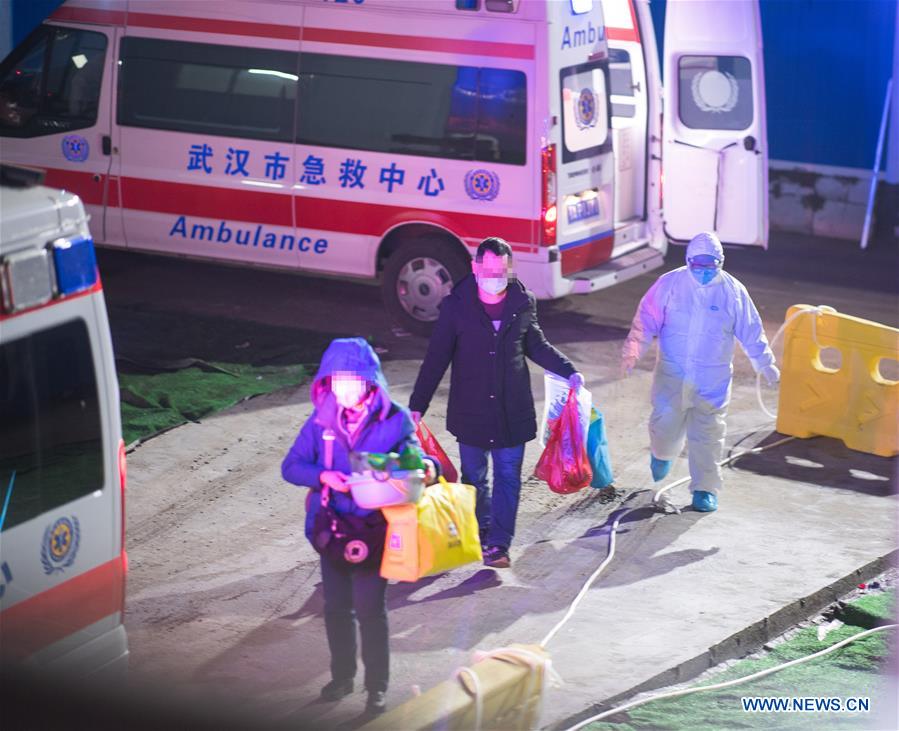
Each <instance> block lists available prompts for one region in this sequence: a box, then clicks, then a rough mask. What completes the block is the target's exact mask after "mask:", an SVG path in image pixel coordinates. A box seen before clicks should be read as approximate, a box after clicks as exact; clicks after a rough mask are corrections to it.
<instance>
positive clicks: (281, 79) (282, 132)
mask: <svg viewBox="0 0 899 731" xmlns="http://www.w3.org/2000/svg"><path fill="white" fill-rule="evenodd" d="M121 56H122V66H121V73H120V74H119V103H118V122H119V124H122V125H126V126H129V127H145V128H150V129H168V130H175V131H180V132H197V133H203V134H208V135H223V136H227V137H243V138H248V139H256V140H273V141H279V142H288V141H291V140H292V139H293V126H294V125H293V121H294V104H295V99H296V90H297V68H296V67H297V54H296V53H291V52H289V51H276V50H270V49H264V48H247V47H244V46H220V45H212V44H200V43H185V42H181V41H160V40H154V39H151V38H136V37H125V38H123V39H122V52H121Z"/></svg>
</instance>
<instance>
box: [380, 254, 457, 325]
mask: <svg viewBox="0 0 899 731" xmlns="http://www.w3.org/2000/svg"><path fill="white" fill-rule="evenodd" d="M470 271H471V259H470V258H469V257H468V254H466V253H465V251H464V250H463V249H462V248H461V246H460V247H456V246H454V245H453V244H451V243H449V242H448V241H446V240H445V239H440V238H433V237H432V238H420V239H417V240H415V241H407V242H406V243H404V244H402V245H401V246H400V247H399V248H398V249H397V250H396V251H394V252H393V253H392V254H391V255H390V256H389V257H388V258H387V261H386V262H385V264H384V270H383V272H382V275H381V276H382V280H381V281H382V288H383V289H382V292H383V295H384V305H385V307H386V308H387V312H388V313H389V314H390V316H391V317H392V318H393V320H394V321H395V322H396V323H397V324H398V325H400V326H401V327H403V328H404V329H405V330H408V331H409V332H412V333H416V334H417V335H430V333H431V330H432V329H433V327H434V322H435V321H436V320H437V313H438V312H439V307H440V302H441V300H442V299H443V298H444V297H446V295H448V294H449V293H450V290H452V288H453V285H454V284H455V283H456V282H458V281H459V280H460V279H462V277H464V276H465V275H466V274H468V273H469V272H470Z"/></svg>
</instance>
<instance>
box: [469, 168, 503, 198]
mask: <svg viewBox="0 0 899 731" xmlns="http://www.w3.org/2000/svg"><path fill="white" fill-rule="evenodd" d="M465 192H466V193H468V197H469V198H471V199H473V200H476V201H492V200H494V199H495V198H496V196H498V195H499V175H497V174H496V173H492V172H490V171H489V170H484V169H483V168H481V169H478V170H469V171H468V172H467V173H465Z"/></svg>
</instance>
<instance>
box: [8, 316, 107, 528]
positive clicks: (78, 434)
mask: <svg viewBox="0 0 899 731" xmlns="http://www.w3.org/2000/svg"><path fill="white" fill-rule="evenodd" d="M62 353H64V354H65V357H60V354H62ZM94 374H95V371H94V363H93V357H92V356H91V346H90V336H89V334H88V330H87V325H86V324H85V322H84V321H83V320H71V321H69V322H66V323H64V324H62V325H57V326H55V327H52V328H48V329H47V330H42V331H40V332H37V333H34V334H33V335H28V336H26V337H24V338H20V339H18V340H13V341H10V342H8V343H4V344H3V345H2V346H0V490H2V491H3V500H6V499H7V492H8V491H9V505H8V507H7V513H6V519H5V521H4V523H3V530H4V531H5V530H7V529H9V528H12V527H13V526H15V525H18V524H19V523H23V522H25V521H26V520H31V519H32V518H35V517H37V516H39V515H41V514H43V513H46V512H47V511H49V510H54V509H55V508H57V507H59V506H61V505H64V504H66V503H68V502H71V501H72V500H75V499H76V498H79V497H82V496H83V495H88V494H90V493H92V492H94V491H95V490H100V489H102V487H103V439H102V436H103V435H102V427H101V422H100V402H99V398H98V395H97V381H96V376H95V375H94Z"/></svg>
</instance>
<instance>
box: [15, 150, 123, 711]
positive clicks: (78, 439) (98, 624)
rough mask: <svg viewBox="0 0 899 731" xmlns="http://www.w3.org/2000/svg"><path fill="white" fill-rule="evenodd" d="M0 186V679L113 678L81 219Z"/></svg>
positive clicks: (106, 360) (88, 266)
mask: <svg viewBox="0 0 899 731" xmlns="http://www.w3.org/2000/svg"><path fill="white" fill-rule="evenodd" d="M0 177H2V180H0V294H2V298H0V302H2V306H0V671H12V668H18V667H21V666H22V665H23V664H24V665H26V666H34V667H36V668H40V669H46V668H51V669H53V670H56V671H59V672H60V673H64V674H65V676H66V678H68V679H70V680H75V679H79V678H84V677H86V676H94V677H97V676H98V674H100V675H102V676H103V677H107V674H108V675H109V676H116V675H119V674H120V673H121V671H122V670H123V669H124V668H125V667H126V666H127V660H128V642H127V638H126V634H125V628H124V626H123V624H122V610H123V606H124V596H125V572H126V567H127V559H126V555H125V540H124V530H125V517H124V506H125V446H124V444H123V442H122V438H121V421H120V416H119V390H118V380H117V378H116V372H115V362H114V360H113V353H112V342H111V339H110V335H109V324H108V322H107V319H106V305H105V303H104V301H103V288H102V286H101V283H100V278H99V275H98V272H97V264H96V257H95V255H94V248H93V242H92V240H91V234H90V231H89V230H88V225H87V215H86V213H85V211H84V207H83V206H82V205H81V201H80V200H79V199H78V197H77V196H75V195H72V194H71V193H67V192H63V191H58V190H52V189H50V188H45V187H43V186H41V185H37V184H36V180H35V179H34V178H33V174H28V173H26V172H23V171H21V170H12V169H10V168H8V167H6V166H0ZM0 716H2V710H0Z"/></svg>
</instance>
